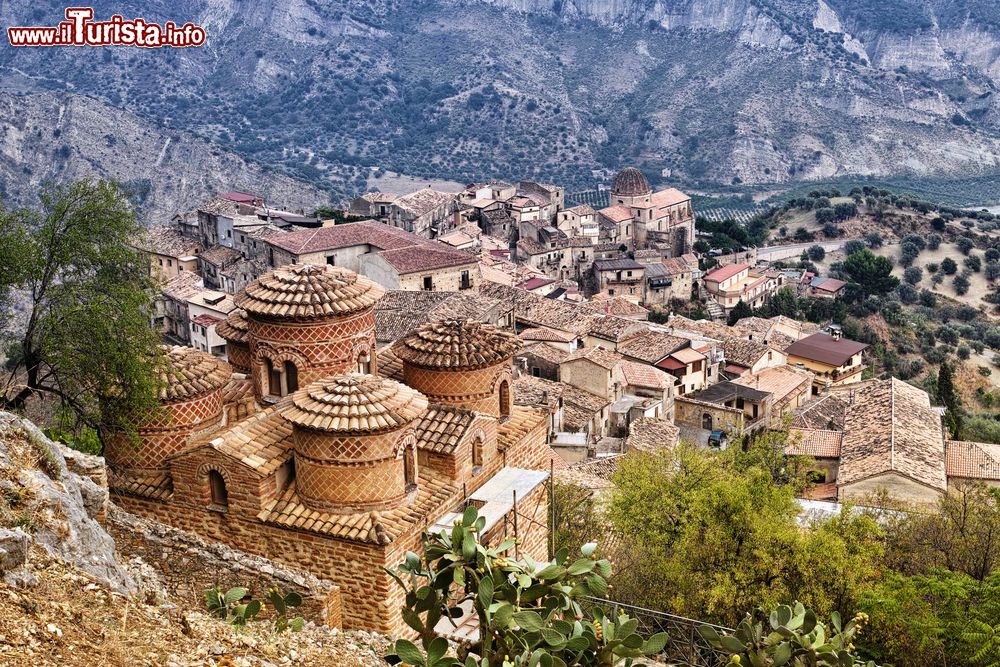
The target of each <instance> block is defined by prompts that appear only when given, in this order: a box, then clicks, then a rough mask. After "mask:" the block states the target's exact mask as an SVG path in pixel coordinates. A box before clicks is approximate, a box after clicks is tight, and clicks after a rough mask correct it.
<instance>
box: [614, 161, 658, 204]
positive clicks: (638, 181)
mask: <svg viewBox="0 0 1000 667" xmlns="http://www.w3.org/2000/svg"><path fill="white" fill-rule="evenodd" d="M652 193H653V188H652V187H650V185H649V181H648V180H646V176H645V175H644V174H643V173H642V172H641V171H639V170H638V169H636V168H635V167H626V168H625V169H622V170H621V171H619V172H618V175H617V176H615V180H614V182H613V183H612V184H611V195H612V197H645V196H647V195H650V194H652Z"/></svg>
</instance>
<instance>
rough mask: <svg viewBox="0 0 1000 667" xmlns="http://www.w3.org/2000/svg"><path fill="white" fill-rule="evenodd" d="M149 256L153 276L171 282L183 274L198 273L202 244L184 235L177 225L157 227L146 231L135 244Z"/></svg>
mask: <svg viewBox="0 0 1000 667" xmlns="http://www.w3.org/2000/svg"><path fill="white" fill-rule="evenodd" d="M135 245H136V247H137V248H139V249H140V250H142V251H144V252H146V253H148V254H149V267H150V272H151V275H153V276H155V277H157V278H160V279H162V280H170V279H171V278H175V277H176V276H177V275H178V274H180V273H183V272H185V271H186V272H188V273H197V272H198V255H199V254H200V253H201V251H202V247H201V244H200V243H198V242H197V241H194V240H192V239H190V238H188V237H186V236H184V234H182V233H181V232H180V230H179V229H178V228H177V227H176V226H175V225H155V226H153V227H150V228H149V229H147V230H145V231H144V232H143V234H142V236H140V237H139V239H138V240H137V241H136V243H135Z"/></svg>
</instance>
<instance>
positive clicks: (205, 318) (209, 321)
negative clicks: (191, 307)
mask: <svg viewBox="0 0 1000 667" xmlns="http://www.w3.org/2000/svg"><path fill="white" fill-rule="evenodd" d="M191 321H192V322H194V323H195V324H200V325H201V326H203V327H205V328H208V327H214V326H215V325H216V324H218V323H219V322H221V321H222V318H221V317H213V316H211V315H209V314H208V313H202V314H201V315H198V316H197V317H192V318H191Z"/></svg>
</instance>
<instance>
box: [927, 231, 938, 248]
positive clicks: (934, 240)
mask: <svg viewBox="0 0 1000 667" xmlns="http://www.w3.org/2000/svg"><path fill="white" fill-rule="evenodd" d="M940 247H941V235H940V234H931V235H930V236H928V237H927V249H928V250H937V249H938V248H940Z"/></svg>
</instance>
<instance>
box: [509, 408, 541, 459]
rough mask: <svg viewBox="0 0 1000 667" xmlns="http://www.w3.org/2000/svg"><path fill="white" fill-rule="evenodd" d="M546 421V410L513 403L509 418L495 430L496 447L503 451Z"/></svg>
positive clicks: (515, 444)
mask: <svg viewBox="0 0 1000 667" xmlns="http://www.w3.org/2000/svg"><path fill="white" fill-rule="evenodd" d="M548 421H549V415H548V414H547V410H539V409H538V408H530V407H527V406H523V405H514V406H513V407H512V408H511V411H510V419H508V420H507V421H506V422H504V423H502V424H500V428H499V429H498V430H497V448H498V449H499V450H500V451H501V452H504V451H507V450H508V449H511V448H513V447H516V446H517V445H518V444H520V443H521V442H522V441H523V440H524V439H525V437H527V435H528V434H529V433H531V431H533V430H534V429H536V428H538V427H539V426H541V425H544V424H548Z"/></svg>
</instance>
